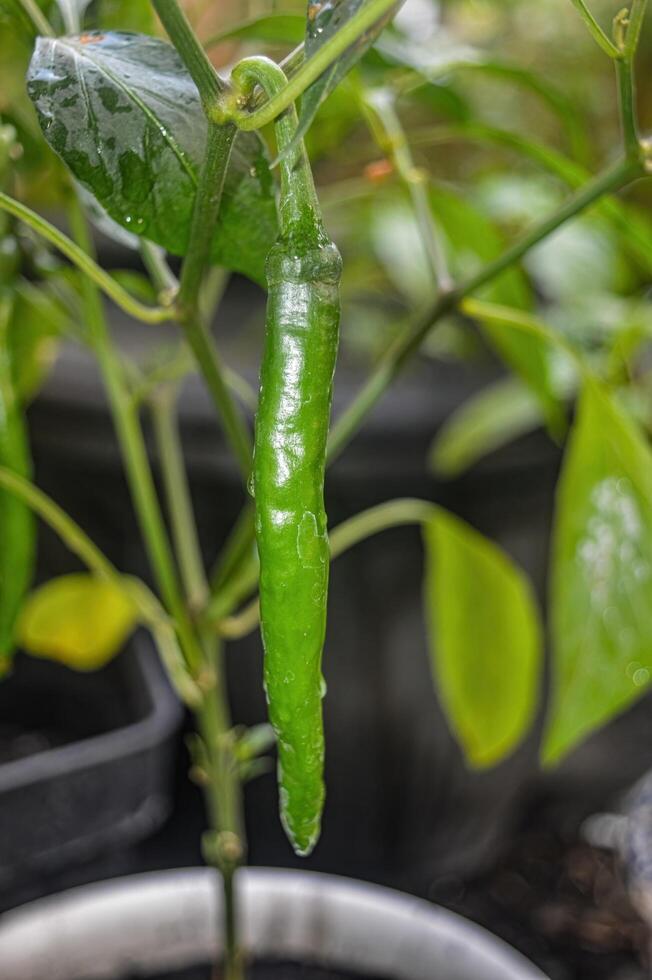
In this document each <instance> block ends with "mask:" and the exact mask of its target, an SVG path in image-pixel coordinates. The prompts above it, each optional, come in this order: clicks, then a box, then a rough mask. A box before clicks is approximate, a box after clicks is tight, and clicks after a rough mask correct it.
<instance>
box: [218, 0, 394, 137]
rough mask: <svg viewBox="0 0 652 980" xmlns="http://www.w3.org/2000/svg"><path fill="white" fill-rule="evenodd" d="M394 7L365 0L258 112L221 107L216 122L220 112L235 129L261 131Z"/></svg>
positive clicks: (386, 2) (391, 3) (386, 1)
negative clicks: (232, 123)
mask: <svg viewBox="0 0 652 980" xmlns="http://www.w3.org/2000/svg"><path fill="white" fill-rule="evenodd" d="M394 6H396V0H367V2H366V3H364V4H363V5H362V7H361V8H360V9H359V10H358V12H357V13H356V14H354V16H353V17H351V19H350V20H348V21H347V22H346V23H345V24H344V25H343V26H342V27H341V28H340V30H339V31H338V32H337V33H336V34H333V36H332V37H331V38H329V39H328V41H326V42H325V43H324V44H323V45H322V46H321V47H320V48H319V49H318V50H317V51H315V53H314V54H313V55H312V57H310V58H308V59H307V60H306V61H304V62H303V64H302V65H301V67H300V68H299V70H298V71H297V73H296V75H293V76H292V78H290V79H289V80H288V81H287V83H286V84H285V86H284V87H283V88H282V89H280V90H279V91H278V92H276V93H275V94H274V95H273V96H272V97H271V98H270V99H269V100H268V101H267V102H266V103H265V104H264V105H263V106H261V107H260V109H256V110H255V111H254V112H247V110H246V109H239V108H238V107H237V106H229V105H226V106H222V107H220V110H219V111H218V113H217V115H216V118H219V119H223V116H224V112H226V115H227V116H228V118H230V119H232V120H233V122H234V123H235V124H236V126H237V127H238V129H244V130H252V129H261V128H262V127H263V126H266V125H267V123H270V122H273V121H274V120H275V119H276V117H277V116H279V115H280V114H281V113H282V112H283V111H284V110H285V109H287V108H288V106H290V105H292V103H293V102H296V100H297V99H298V98H300V96H301V95H302V94H303V93H304V92H305V90H306V89H307V88H308V86H309V85H312V83H313V82H314V81H316V80H317V79H318V78H319V76H320V75H322V74H323V72H325V71H326V69H327V68H329V67H330V65H332V63H333V62H334V61H336V60H337V59H338V58H339V57H340V55H341V54H343V53H344V52H345V51H346V49H347V48H349V47H350V46H351V45H352V44H354V43H355V41H357V40H358V38H359V37H361V36H362V35H363V34H364V33H365V32H366V31H368V30H369V29H370V28H371V27H373V26H374V24H375V23H376V22H377V21H379V20H380V18H381V17H383V16H384V15H385V14H387V13H389V11H390V10H391V9H392V7H394Z"/></svg>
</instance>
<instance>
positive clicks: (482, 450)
mask: <svg viewBox="0 0 652 980" xmlns="http://www.w3.org/2000/svg"><path fill="white" fill-rule="evenodd" d="M542 422H543V414H542V411H541V404H540V402H539V399H538V398H537V397H536V395H534V394H532V392H531V391H530V389H529V388H528V387H527V386H526V385H524V384H523V382H522V381H519V380H518V379H517V378H505V379H502V380H501V381H497V382H496V383H495V384H492V385H489V386H488V387H487V388H483V389H482V391H480V392H479V393H478V394H477V395H473V396H471V398H469V399H467V401H465V402H464V404H463V405H461V406H460V408H458V409H457V410H456V411H455V412H453V414H452V415H450V416H449V417H448V418H447V419H446V421H445V423H444V425H443V426H442V428H441V429H440V430H439V432H438V433H437V435H436V437H435V440H434V442H433V444H432V447H431V449H430V454H429V462H430V466H431V467H432V469H433V470H434V472H435V473H437V474H438V475H439V476H443V477H447V478H449V479H450V478H452V477H454V476H459V474H460V473H463V472H464V471H465V470H468V469H469V467H471V466H473V465H474V463H477V462H478V460H479V459H482V457H483V456H487V455H488V454H489V453H491V452H493V451H494V450H495V449H499V448H500V447H501V446H504V445H506V444H507V443H509V442H511V441H512V440H513V439H516V438H518V436H521V435H524V434H525V433H526V432H532V431H533V430H534V429H538V428H539V426H540V425H541V424H542Z"/></svg>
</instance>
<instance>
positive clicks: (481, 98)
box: [0, 0, 652, 475]
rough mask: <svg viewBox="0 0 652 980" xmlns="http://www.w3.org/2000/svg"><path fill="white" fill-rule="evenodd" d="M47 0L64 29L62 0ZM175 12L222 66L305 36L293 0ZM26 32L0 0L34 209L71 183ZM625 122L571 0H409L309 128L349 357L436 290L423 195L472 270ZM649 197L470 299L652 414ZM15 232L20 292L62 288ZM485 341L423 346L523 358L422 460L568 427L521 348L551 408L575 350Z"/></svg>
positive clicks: (645, 93) (465, 322) (132, 24)
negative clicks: (35, 88)
mask: <svg viewBox="0 0 652 980" xmlns="http://www.w3.org/2000/svg"><path fill="white" fill-rule="evenodd" d="M34 2H37V0H34ZM38 3H39V5H40V6H41V8H42V9H43V10H44V11H45V12H46V14H47V15H48V17H49V18H50V19H51V21H52V23H54V24H55V25H56V26H57V28H60V29H61V30H64V29H65V25H64V24H63V23H62V21H61V15H60V12H59V7H58V6H57V4H56V3H54V2H51V0H38ZM619 6H620V4H619V3H616V2H614V0H595V3H594V4H593V9H594V12H595V14H596V16H597V17H598V19H599V20H600V21H601V22H602V23H603V24H604V25H605V27H607V28H608V25H609V22H610V20H611V19H612V18H613V17H614V15H615V14H616V13H617V11H618V9H619ZM185 7H186V10H187V13H188V15H189V17H190V19H191V20H192V22H193V25H194V26H195V28H196V30H197V31H198V33H199V35H200V37H201V38H202V40H204V41H205V43H206V44H207V46H208V47H209V49H210V51H211V55H212V57H213V59H214V62H215V64H216V65H218V67H220V68H221V69H223V70H224V71H225V72H226V71H228V66H229V64H230V63H232V62H233V61H235V60H236V59H239V58H240V57H242V56H244V55H246V54H248V53H253V52H257V53H258V52H260V51H261V50H262V51H265V52H267V53H268V54H269V55H270V56H272V57H274V58H277V59H279V60H280V59H282V58H283V57H284V56H285V55H286V54H287V53H288V52H289V51H290V50H291V49H292V47H293V46H294V45H295V44H296V43H297V41H298V39H299V38H300V37H301V34H302V25H303V16H304V10H303V3H300V2H293V0H284V2H279V0H277V2H276V3H274V4H270V3H265V2H260V0H259V2H250V3H248V4H247V3H244V4H243V3H235V2H234V3H230V4H220V5H219V9H218V7H217V5H215V4H213V3H211V2H209V0H193V2H188V3H186V4H185ZM84 26H85V28H86V29H94V28H99V29H111V28H117V27H119V28H120V29H126V30H136V31H144V32H152V33H160V30H161V29H160V25H158V24H157V23H156V21H155V19H154V18H153V15H152V13H151V5H150V4H149V3H148V2H147V0H92V2H90V3H89V4H88V5H87V6H86V9H85V14H84ZM32 43H33V29H32V28H31V26H30V23H29V21H28V19H27V17H26V16H25V15H24V13H23V12H22V10H21V6H20V3H19V2H18V0H0V116H1V118H2V121H3V122H4V123H5V124H9V125H10V126H12V127H14V129H15V131H16V136H17V141H16V142H15V143H14V145H13V149H12V152H13V153H14V158H15V159H14V164H15V165H14V166H13V167H12V170H11V178H10V179H11V183H12V186H10V187H9V188H8V190H9V192H10V193H12V194H14V195H16V196H18V197H20V198H21V199H23V200H27V201H28V202H29V203H30V204H31V205H32V206H34V207H36V208H37V209H43V208H46V209H50V210H53V209H56V205H57V197H58V196H59V195H60V194H61V193H63V188H64V186H65V182H64V180H63V179H62V176H61V171H60V165H59V164H58V163H57V161H56V160H55V158H54V156H53V155H52V153H51V152H50V151H49V150H48V149H47V147H46V145H45V143H44V141H43V139H42V137H41V135H40V132H39V130H38V126H37V123H36V119H35V115H34V112H33V109H32V108H31V106H30V104H29V102H28V99H27V96H26V94H25V86H24V75H25V70H26V67H27V63H28V60H29V56H30V50H31V46H32ZM651 60H652V21H650V19H649V18H648V20H647V24H646V28H645V35H644V37H643V39H642V44H641V48H640V52H639V64H638V73H639V78H641V79H643V78H645V77H647V76H648V75H649V70H650V61H651ZM639 90H640V117H641V120H642V122H643V124H644V125H645V124H646V123H648V122H649V121H650V118H651V116H652V104H651V102H652V91H651V90H650V88H649V86H645V85H640V86H639ZM618 130H619V120H618V109H617V99H616V92H615V82H614V79H613V77H612V69H611V66H610V64H609V62H608V59H607V58H606V57H605V55H604V54H603V53H602V52H601V51H600V49H599V48H598V47H597V45H596V44H595V43H594V42H593V40H592V38H591V37H590V36H589V34H588V32H587V31H586V28H585V26H584V24H583V23H582V21H581V19H580V18H579V16H578V15H577V12H576V10H575V9H574V8H573V5H572V4H571V3H570V2H569V0H408V2H407V4H406V5H405V6H404V7H403V8H402V10H401V11H400V13H399V15H398V17H397V18H396V22H395V24H394V25H393V26H392V27H391V28H390V29H389V30H388V31H386V32H385V33H384V34H383V35H382V37H381V39H380V42H379V44H378V45H377V46H376V47H375V48H374V49H373V50H372V51H370V52H369V53H368V55H367V56H366V57H365V58H364V60H363V62H362V64H361V65H360V66H359V67H358V68H357V69H356V70H355V71H354V72H353V73H351V75H350V76H349V77H348V79H347V80H346V81H345V83H344V84H342V85H341V86H340V87H339V88H338V89H337V90H336V91H335V92H334V93H333V95H332V96H331V97H330V98H329V99H328V100H327V102H326V103H325V104H324V106H323V107H322V108H321V110H320V113H319V117H318V120H317V122H316V124H315V125H314V126H313V128H312V130H311V133H310V136H309V149H310V153H311V156H312V158H313V161H314V163H315V166H316V175H317V181H318V183H319V186H320V192H321V196H322V199H323V202H324V207H325V212H326V218H327V221H328V225H329V229H330V231H331V234H332V235H333V236H334V238H335V239H336V240H337V242H338V244H339V246H340V248H341V250H342V252H343V254H344V259H345V277H344V283H343V292H344V316H343V325H344V327H343V332H344V342H345V345H346V350H347V353H348V355H349V356H350V357H351V358H352V359H353V360H354V361H356V360H358V361H360V362H361V363H363V364H366V363H367V362H368V361H369V359H371V360H374V359H375V358H376V357H377V356H378V355H379V353H380V352H381V351H382V350H383V349H384V348H385V347H386V345H387V343H388V342H389V341H390V340H391V338H392V336H393V335H394V334H395V333H396V332H397V331H398V330H400V328H401V327H402V326H403V325H404V324H405V322H406V319H407V318H409V317H410V315H412V314H413V313H414V312H415V311H417V310H418V309H419V308H421V307H422V306H423V305H424V304H425V303H426V302H427V301H428V299H429V298H431V297H432V295H433V292H434V289H435V283H434V282H433V274H432V263H431V262H429V257H428V254H427V251H426V249H425V248H424V245H423V240H422V237H421V236H420V215H419V208H421V209H423V208H424V207H425V208H428V209H430V211H431V213H432V216H433V218H434V222H435V227H436V229H437V233H438V237H439V241H438V242H437V243H435V244H436V246H437V247H438V248H439V249H440V250H441V252H442V253H443V254H444V255H445V257H446V265H447V266H448V269H449V270H450V273H451V275H452V276H453V277H454V278H457V277H459V276H464V275H467V274H469V273H470V272H472V271H473V270H474V269H476V268H477V267H478V265H480V264H483V263H485V262H487V261H489V260H491V259H492V258H494V257H495V256H496V255H498V254H500V252H501V251H502V249H503V248H504V247H505V244H506V243H508V242H510V241H512V240H513V239H514V238H515V237H516V236H518V235H519V234H520V233H521V232H522V231H523V230H524V229H526V228H527V227H528V226H529V225H530V224H531V223H532V222H533V221H535V220H536V219H537V218H540V217H541V216H542V215H545V214H546V213H547V212H549V211H551V210H553V209H554V208H555V206H556V205H558V204H559V202H560V201H561V200H563V198H564V197H565V196H566V195H568V193H569V192H570V189H571V188H573V187H576V186H579V185H581V184H582V183H584V182H585V181H586V179H587V177H588V175H589V174H591V173H595V172H597V170H598V169H600V168H601V167H602V166H603V165H604V164H605V163H607V162H608V161H609V160H610V159H611V158H614V157H615V155H616V154H617V153H618V152H619V149H618V148H619V145H620V144H619V131H618ZM404 151H407V154H406V153H405V152H404ZM16 158H19V159H16ZM415 188H416V190H415ZM649 203H650V188H649V183H648V182H642V183H639V184H638V185H636V186H635V187H634V188H633V189H630V190H629V191H628V192H627V194H626V195H625V198H624V200H623V201H622V202H620V203H615V202H613V201H608V202H603V203H601V204H600V205H599V206H597V207H595V208H593V209H592V210H591V211H590V213H588V214H586V215H585V216H583V217H580V218H579V219H577V220H575V221H573V222H571V223H570V224H568V225H566V226H565V227H564V228H562V229H561V230H560V231H559V232H557V233H556V234H554V235H553V236H551V237H550V238H549V239H547V240H546V241H545V242H543V243H542V244H541V245H539V246H538V247H537V248H535V249H534V250H533V251H532V252H531V253H530V254H529V255H528V256H527V259H526V260H525V262H524V264H523V267H522V268H521V269H515V270H511V271H509V272H507V273H505V274H504V275H503V276H502V277H500V278H499V279H497V280H496V281H495V282H493V283H492V285H491V286H490V287H488V288H487V289H486V290H485V291H484V293H483V294H481V298H483V299H487V300H490V301H492V302H493V303H498V304H501V305H504V306H507V307H510V308H511V309H513V310H514V309H515V310H522V311H526V312H529V313H533V314H536V315H537V316H539V317H540V318H542V320H544V321H545V323H546V324H547V325H548V326H549V327H551V328H552V329H554V330H555V331H558V332H559V333H561V334H562V335H563V336H564V337H565V338H567V339H568V340H570V341H571V342H572V343H573V344H574V345H576V346H577V347H578V348H580V349H581V350H582V351H583V352H584V353H585V354H586V355H587V356H588V357H589V358H590V359H591V361H592V363H593V365H594V367H595V368H596V370H597V371H598V372H599V373H601V374H602V375H603V376H604V377H606V378H607V379H608V380H609V381H610V382H611V383H612V384H616V386H618V387H620V388H621V393H622V395H623V397H624V398H625V400H626V402H627V405H628V406H629V407H630V408H631V410H632V411H633V412H634V413H635V414H636V415H637V416H638V417H639V419H640V420H641V421H642V422H643V423H644V424H645V425H647V426H648V428H649V427H650V426H652V404H650V397H649V394H648V393H647V392H648V389H649V387H650V386H649V385H648V383H647V374H648V371H649V369H650V364H649V355H648V346H649V338H650V336H651V335H652V306H651V305H650V299H649V296H648V295H647V290H648V287H649V283H650V273H651V271H652V222H651V221H650V219H649V214H648V205H649ZM421 219H423V214H421ZM19 245H20V249H19V251H21V253H22V255H23V263H24V270H25V278H24V282H23V285H22V287H21V288H22V289H23V292H25V291H28V290H29V287H30V284H31V283H33V281H34V279H35V278H36V279H38V278H39V277H41V278H45V279H49V286H48V288H49V289H50V290H52V289H53V281H55V280H56V283H55V284H56V288H57V289H59V290H60V289H61V288H68V289H69V288H70V283H69V282H68V283H66V282H65V281H63V282H62V272H61V269H60V267H59V266H58V263H57V262H54V263H53V262H52V260H49V265H48V262H47V261H42V262H41V263H40V265H39V262H38V261H37V260H36V259H35V258H34V254H33V253H34V251H35V250H36V245H35V243H33V242H31V243H29V242H27V244H26V243H25V242H22V244H21V243H19ZM53 276H54V277H55V278H54V280H53ZM23 302H27V301H26V300H25V299H24V298H23ZM41 302H42V300H41ZM53 302H54V301H53ZM57 311H58V313H59V320H60V319H61V316H60V314H61V311H60V309H59V308H58V307H56V303H55V307H54V308H53V312H52V315H51V317H50V318H49V319H50V320H51V321H52V322H54V321H55V320H56V316H55V314H56V313H57ZM40 319H41V321H42V320H43V317H42V316H41V317H40ZM58 326H61V324H60V323H59V324H58ZM52 332H56V331H55V330H54V328H53V330H52ZM494 340H495V338H493V339H492V334H491V333H490V332H489V333H488V332H486V331H485V332H484V333H481V332H479V331H478V328H477V324H474V323H472V322H471V321H470V320H469V319H468V318H465V317H463V316H461V315H459V314H457V315H455V316H451V317H450V318H449V319H448V320H447V321H446V322H444V323H443V324H442V325H440V327H439V328H438V329H437V330H436V331H434V332H433V334H432V335H431V337H430V338H429V340H428V341H427V343H426V345H425V346H424V349H423V355H424V356H426V357H436V358H439V359H445V360H455V361H459V360H464V361H468V362H471V363H472V364H473V363H477V364H479V365H485V366H486V365H487V364H490V363H492V362H493V361H494V360H495V359H496V355H498V357H499V358H502V360H504V361H506V362H507V365H508V367H510V368H511V369H512V370H513V371H514V370H515V377H511V378H508V379H505V378H504V377H500V376H497V380H495V381H494V382H492V383H491V385H490V386H489V387H488V388H487V389H485V391H483V393H482V394H481V395H478V396H475V397H474V400H473V403H472V404H467V405H465V406H464V407H463V408H462V409H459V410H458V411H457V412H456V413H455V414H454V416H453V417H452V418H451V419H450V420H449V423H448V425H447V426H445V427H444V429H443V431H442V432H441V433H440V434H439V436H438V440H437V443H436V444H435V446H434V447H433V452H432V457H431V459H432V464H433V466H434V467H435V468H436V469H438V471H439V472H440V473H441V474H443V475H452V474H453V473H455V472H459V470H460V469H462V468H464V467H466V466H468V465H470V464H471V463H473V462H474V460H475V459H476V458H478V457H479V456H481V455H483V454H484V453H485V452H487V451H488V450H489V449H491V448H493V447H495V446H496V445H500V444H501V443H502V442H505V441H507V440H509V439H511V438H512V437H513V436H514V435H517V434H519V433H520V432H524V431H527V430H528V429H531V428H534V427H536V426H538V425H539V424H541V422H542V420H543V421H547V422H548V423H549V428H550V431H551V434H552V435H553V437H555V438H556V439H560V438H561V437H562V436H563V425H561V426H560V425H559V413H552V414H553V415H554V416H555V418H556V422H554V424H551V419H552V416H551V414H550V413H549V412H547V411H546V406H545V404H542V401H541V397H540V395H541V392H540V391H539V392H536V391H534V392H533V391H532V386H531V380H532V375H533V371H532V363H533V361H532V358H533V357H534V358H535V360H536V361H537V363H539V362H540V359H541V357H543V358H544V359H545V361H546V373H547V375H548V381H547V382H546V385H547V387H548V389H549V390H548V394H547V397H549V398H552V399H558V401H559V403H560V404H562V403H564V402H565V401H567V400H568V399H569V398H571V397H572V395H573V391H574V378H573V370H572V367H571V365H570V364H569V363H568V362H567V360H566V359H565V358H564V357H563V354H560V353H559V350H548V349H545V350H543V351H542V350H541V349H540V348H541V344H540V343H538V345H536V347H537V349H536V350H535V351H534V352H533V351H532V350H529V351H528V352H524V351H523V350H521V351H516V352H515V351H514V350H509V351H506V350H505V349H504V347H501V346H500V345H497V344H496V343H495V342H494ZM512 346H513V345H512ZM530 346H532V345H530ZM521 347H523V344H521ZM539 366H540V363H539ZM460 447H461V448H460Z"/></svg>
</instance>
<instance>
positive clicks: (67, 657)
mask: <svg viewBox="0 0 652 980" xmlns="http://www.w3.org/2000/svg"><path fill="white" fill-rule="evenodd" d="M137 619H138V610H137V608H136V605H135V603H134V602H133V601H132V599H131V597H130V596H129V594H128V592H127V591H126V590H123V589H120V588H118V587H117V586H116V585H115V584H114V583H113V582H108V581H105V580H103V579H99V578H94V577H93V576H92V575H87V574H81V573H80V574H75V575H62V576H61V577H60V578H56V579H52V581H51V582H47V583H46V584H45V585H42V586H41V587H40V588H39V589H37V590H36V591H35V592H33V593H32V594H31V596H30V597H29V599H28V600H27V601H26V603H25V606H24V608H23V611H22V613H21V616H20V620H19V623H18V636H19V640H20V643H21V645H22V646H23V647H24V648H25V650H27V651H28V652H29V653H32V654H34V655H35V656H37V657H44V658H47V659H48V660H57V661H59V662H60V663H63V664H66V666H68V667H72V668H74V669H75V670H97V669H98V668H99V667H102V666H103V665H104V664H105V663H107V662H108V661H109V660H111V658H112V657H114V656H115V655H116V654H117V653H119V652H120V650H121V648H122V646H123V645H124V643H125V640H126V639H127V637H128V636H129V634H130V633H131V631H132V630H133V629H134V627H135V626H136V623H137Z"/></svg>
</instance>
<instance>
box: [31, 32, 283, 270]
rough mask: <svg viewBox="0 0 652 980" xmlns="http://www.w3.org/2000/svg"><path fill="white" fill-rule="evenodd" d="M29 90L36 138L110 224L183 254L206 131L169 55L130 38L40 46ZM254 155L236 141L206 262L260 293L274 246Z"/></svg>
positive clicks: (265, 173)
mask: <svg viewBox="0 0 652 980" xmlns="http://www.w3.org/2000/svg"><path fill="white" fill-rule="evenodd" d="M28 91H29V94H30V97H31V98H32V101H33V102H34V104H35V106H36V110H37V113H38V116H39V121H40V123H41V126H42V129H43V132H44V135H45V137H46V139H47V141H48V142H49V144H50V145H51V146H52V148H53V149H54V150H55V151H56V152H57V153H58V154H59V156H60V157H61V158H62V159H63V160H64V162H65V163H66V164H67V166H68V167H69V168H70V170H71V171H72V173H73V174H74V176H75V177H76V178H77V180H79V181H80V182H81V183H82V184H83V185H84V186H85V187H86V188H87V189H88V190H89V191H90V192H91V193H92V194H94V196H95V197H96V198H97V200H98V201H99V203H100V204H101V205H102V207H103V208H104V209H105V211H106V212H107V213H108V215H109V216H110V217H111V218H113V220H114V221H116V222H117V223H118V224H119V225H121V226H122V227H123V228H125V229H126V230H127V231H130V232H133V233H134V234H137V235H140V236H142V237H144V238H148V239H149V240H151V241H153V242H156V244H157V245H161V246H162V247H163V248H165V249H166V250H167V251H168V252H171V253H172V254H174V255H183V254H184V253H185V251H186V249H187V246H188V239H189V234H190V224H191V219H192V212H193V207H194V202H195V196H196V190H197V179H198V171H199V168H200V166H201V163H202V159H203V155H204V148H205V144H206V121H205V117H204V114H203V112H202V108H201V104H200V100H199V95H198V92H197V90H196V88H195V86H194V84H193V82H192V80H191V79H190V76H189V75H188V73H187V72H186V70H185V68H184V66H183V64H182V63H181V61H180V59H179V56H178V55H177V53H176V51H175V50H174V48H173V47H172V46H171V45H170V44H168V43H166V42H165V41H160V40H158V39H156V38H152V37H146V36H144V35H139V34H127V33H121V32H113V33H106V34H101V33H98V32H92V33H89V34H82V35H80V36H79V37H63V38H56V39H52V38H39V39H38V41H37V43H36V48H35V50H34V55H33V57H32V61H31V64H30V69H29V73H28ZM276 234H277V222H276V203H275V200H274V188H273V181H272V175H271V173H270V171H269V166H268V162H267V159H266V156H265V152H264V148H263V144H262V142H261V140H260V138H259V137H258V135H257V134H255V133H240V134H239V135H238V137H237V139H236V142H235V146H234V149H233V152H232V155H231V162H230V165H229V168H228V171H227V175H226V181H225V185H224V196H223V200H222V207H221V209H220V217H219V220H218V224H217V228H216V232H215V238H214V241H213V247H212V252H211V257H212V259H213V261H214V262H216V263H218V264H220V265H223V266H225V267H226V268H228V269H231V270H233V271H236V272H241V273H243V274H244V275H247V276H249V277H250V278H252V279H254V280H256V281H257V282H260V283H263V282H264V280H265V259H266V256H267V253H268V252H269V250H270V248H271V246H272V244H273V242H274V241H275V239H276Z"/></svg>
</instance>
